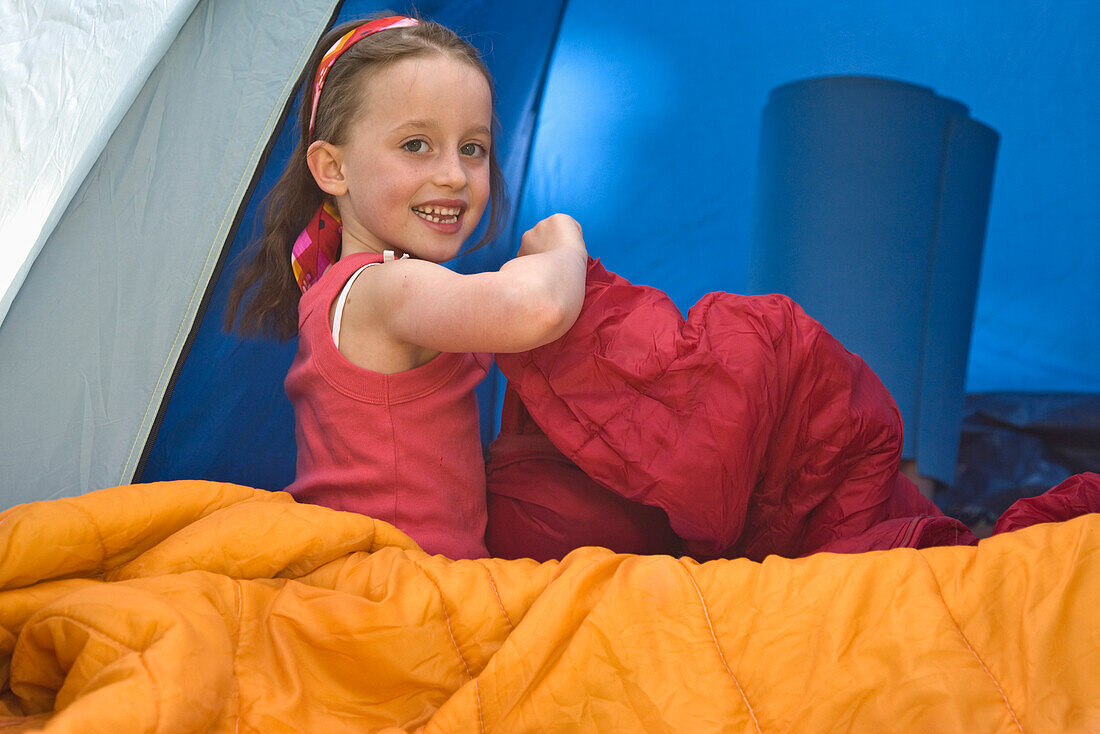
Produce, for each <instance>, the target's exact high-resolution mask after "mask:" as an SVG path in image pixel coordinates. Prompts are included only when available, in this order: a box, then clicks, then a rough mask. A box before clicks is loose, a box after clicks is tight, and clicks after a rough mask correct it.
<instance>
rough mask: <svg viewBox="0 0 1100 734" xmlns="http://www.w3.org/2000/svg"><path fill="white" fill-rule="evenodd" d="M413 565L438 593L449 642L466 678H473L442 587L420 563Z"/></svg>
mask: <svg viewBox="0 0 1100 734" xmlns="http://www.w3.org/2000/svg"><path fill="white" fill-rule="evenodd" d="M414 565H415V566H416V569H417V570H418V571H420V573H422V574H424V576H425V578H427V579H428V581H430V582H431V584H432V586H434V587H435V591H436V594H438V596H439V606H440V608H441V609H442V610H443V619H444V621H445V622H446V624H447V634H448V635H450V637H451V644H452V645H453V646H454V651H455V654H456V655H458V659H459V661H460V662H461V663H462V667H463V669H464V670H465V671H466V678H467V679H468V680H473V679H474V675H473V673H472V672H470V664H469V663H467V662H466V656H465V655H463V654H462V648H461V647H459V644H458V639H457V638H456V637H455V631H454V628H453V627H452V626H451V612H450V610H449V609H448V608H447V598H446V597H445V596H444V595H443V589H442V588H440V586H439V582H438V581H437V580H436V579H435V577H434V576H432V575H431V574H430V573H428V571H427V569H425V568H424V567H423V566H422V565H421V564H419V563H415V564H414ZM475 690H476V689H475Z"/></svg>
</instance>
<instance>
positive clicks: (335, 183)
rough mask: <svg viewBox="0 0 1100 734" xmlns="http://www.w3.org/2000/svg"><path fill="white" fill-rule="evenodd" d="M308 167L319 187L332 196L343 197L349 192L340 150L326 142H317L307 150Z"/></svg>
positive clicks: (311, 144)
mask: <svg viewBox="0 0 1100 734" xmlns="http://www.w3.org/2000/svg"><path fill="white" fill-rule="evenodd" d="M306 165H307V166H309V172H310V173H312V174H313V180H314V181H316V182H317V186H318V187H319V188H320V189H321V191H324V192H325V193H326V194H329V195H330V196H343V195H344V194H346V193H347V192H348V184H347V181H346V180H345V179H344V171H343V166H342V165H341V157H340V149H339V148H337V147H336V146H335V145H333V144H332V143H329V142H328V141H326V140H315V141H313V142H312V143H310V144H309V148H308V149H307V150H306Z"/></svg>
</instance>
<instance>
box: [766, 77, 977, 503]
mask: <svg viewBox="0 0 1100 734" xmlns="http://www.w3.org/2000/svg"><path fill="white" fill-rule="evenodd" d="M998 140H999V136H998V135H997V133H996V132H995V131H994V130H993V129H991V128H990V127H988V126H986V125H984V124H982V123H980V122H977V121H976V120H973V119H972V118H971V117H970V116H969V110H968V109H967V107H966V106H965V105H963V104H961V103H959V102H957V101H954V100H951V99H947V98H944V97H941V96H939V95H937V94H936V93H935V92H934V91H932V90H931V89H928V88H926V87H922V86H917V85H914V84H909V83H905V82H900V81H894V80H890V79H881V78H874V77H865V76H833V77H822V78H814V79H806V80H802V81H796V82H792V83H790V84H786V85H783V86H781V87H778V88H777V89H775V90H774V91H772V93H771V95H770V97H769V99H768V102H767V105H766V106H765V108H764V112H763V120H762V125H761V135H760V153H759V164H758V169H757V179H756V190H755V201H754V211H753V224H752V238H751V247H750V261H749V271H748V291H749V293H783V294H786V295H788V296H790V297H791V298H793V299H794V300H795V301H796V302H798V303H799V304H800V305H801V306H802V307H803V308H804V309H805V310H806V312H807V313H808V314H809V315H810V316H812V317H814V318H815V319H817V320H818V321H820V322H821V323H822V324H823V325H824V326H825V327H826V328H827V329H828V330H829V331H830V332H831V333H832V334H833V335H834V336H836V337H837V338H838V339H840V341H841V342H843V343H844V345H845V346H846V347H847V348H848V349H849V350H850V351H852V352H854V353H856V354H858V355H860V356H861V357H862V358H863V359H864V360H865V361H866V362H867V363H868V364H869V365H870V366H871V368H872V369H874V371H875V372H876V373H877V374H878V376H879V377H880V378H881V379H882V381H883V383H884V384H885V385H886V387H887V388H888V389H889V390H890V392H891V393H892V394H893V396H894V399H895V400H896V401H897V404H898V407H899V408H900V410H901V414H902V418H903V420H904V425H905V440H904V447H903V458H905V459H913V460H915V461H916V462H917V470H918V471H919V472H920V473H921V474H923V475H925V476H928V477H931V478H933V479H936V480H938V481H940V482H944V483H950V482H951V481H952V480H953V479H954V475H955V466H956V457H957V454H958V446H959V432H960V425H961V421H962V408H963V397H964V390H965V380H966V361H967V356H968V352H969V344H970V332H971V326H972V323H973V318H974V302H975V295H976V292H977V284H978V273H979V269H980V265H981V253H982V244H983V241H984V239H985V229H986V221H987V218H988V213H989V201H990V192H991V188H992V181H993V168H994V162H995V159H996V153H997V145H998Z"/></svg>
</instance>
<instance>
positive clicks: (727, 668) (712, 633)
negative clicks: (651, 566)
mask: <svg viewBox="0 0 1100 734" xmlns="http://www.w3.org/2000/svg"><path fill="white" fill-rule="evenodd" d="M679 565H680V568H681V569H682V570H683V572H684V574H685V575H686V576H687V578H688V581H690V582H691V585H692V587H693V588H694V589H695V593H696V595H697V596H698V598H699V605H700V607H702V610H703V618H704V620H705V621H706V623H707V630H708V631H709V632H710V637H711V640H713V641H714V650H715V652H717V653H718V658H719V659H720V660H721V661H722V667H723V668H725V671H726V672H727V673H729V676H730V678H731V679H733V683H734V685H736V686H737V692H738V693H740V694H741V700H742V701H744V702H745V708H746V709H748V711H749V718H751V719H752V723H753V726H755V727H756V733H757V734H762V732H761V729H760V722H759V721H758V720H757V718H756V711H754V710H753V707H752V704H751V703H749V698H748V696H746V695H745V689H744V688H742V687H741V681H740V680H738V679H737V676H736V675H734V673H733V670H732V669H731V668H730V665H729V662H728V661H727V660H726V654H725V652H723V650H722V646H721V645H720V644H719V642H718V635H717V634H716V633H715V631H714V625H713V624H711V621H710V612H709V611H708V610H707V602H706V600H705V599H704V598H703V592H702V590H701V589H700V588H699V584H697V583H696V582H695V577H694V576H693V575H692V573H691V571H690V570H688V568H687V566H686V565H685V564H684V561H683V560H682V559H681V560H680V562H679Z"/></svg>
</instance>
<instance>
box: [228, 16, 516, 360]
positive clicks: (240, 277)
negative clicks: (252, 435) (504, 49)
mask: <svg viewBox="0 0 1100 734" xmlns="http://www.w3.org/2000/svg"><path fill="white" fill-rule="evenodd" d="M383 15H391V13H385V14H383ZM363 22H364V21H362V20H357V21H353V22H351V23H345V24H343V25H341V26H339V27H337V28H334V29H332V30H331V31H329V32H328V33H327V34H325V36H324V37H323V38H321V40H320V41H319V42H318V43H317V47H316V48H315V49H314V50H313V54H312V55H311V56H310V59H309V62H308V63H307V64H306V73H305V75H304V76H303V82H302V86H303V87H304V91H303V92H302V107H301V110H300V111H299V124H300V127H301V132H300V136H299V139H298V144H297V146H296V147H295V148H294V153H293V154H291V157H290V162H289V163H287V167H286V170H284V171H283V175H282V176H281V177H280V178H279V180H278V182H277V183H276V184H275V186H274V187H272V189H271V192H270V193H268V195H267V196H266V197H265V198H264V201H263V205H262V211H263V234H262V235H261V236H260V237H259V239H257V240H255V241H254V242H252V243H251V245H250V246H249V248H248V249H247V250H246V251H245V252H244V253H242V257H247V258H248V261H247V262H246V263H245V264H244V266H243V267H242V268H241V269H240V271H239V272H238V273H237V277H236V279H235V280H234V282H233V287H232V288H231V289H230V292H229V300H228V305H227V307H226V312H225V329H226V331H230V330H232V329H233V326H234V322H236V325H237V331H238V333H240V334H242V335H245V336H255V335H259V334H270V335H272V336H275V337H278V338H279V339H281V340H286V339H289V338H291V337H292V336H294V335H295V334H296V333H298V300H299V299H300V298H301V295H302V293H301V290H300V289H299V288H298V283H297V281H296V280H295V279H294V272H293V271H292V269H291V266H290V249H291V247H292V246H293V244H294V240H295V239H296V238H297V236H298V233H299V232H301V231H302V229H304V228H305V226H306V224H308V223H309V220H310V218H311V217H312V216H313V214H314V212H315V211H317V207H319V206H320V205H321V203H322V202H323V201H324V200H325V197H326V194H325V193H324V192H323V191H321V189H320V188H318V186H317V183H316V182H315V181H314V180H313V175H312V174H311V173H310V171H309V167H308V166H307V165H306V151H307V149H308V148H309V144H310V143H311V142H312V140H327V141H328V142H330V143H332V144H333V145H341V144H343V143H344V142H346V136H347V131H348V128H349V125H350V123H351V121H352V120H353V119H354V118H355V116H356V114H357V113H358V112H359V108H360V105H361V104H363V95H362V94H361V90H362V84H363V81H365V79H366V78H368V77H367V75H368V74H371V73H377V72H378V71H379V70H381V69H383V68H385V67H386V66H388V65H390V64H393V63H394V62H396V61H399V60H401V59H406V58H412V57H416V56H423V55H426V54H432V53H438V54H442V55H445V56H449V57H452V58H456V59H458V60H461V61H465V62H467V63H469V64H470V65H472V66H473V67H474V68H476V69H477V70H478V71H480V72H481V73H482V75H484V77H485V80H486V81H487V82H488V83H489V89H490V91H492V89H493V79H492V77H491V76H490V75H489V70H488V69H487V68H486V67H485V64H484V62H482V60H481V57H480V56H479V55H478V52H477V50H476V49H475V48H474V47H473V46H471V45H470V44H469V43H468V42H466V41H465V40H463V39H462V38H460V37H459V36H458V35H456V34H455V33H454V31H452V30H450V29H449V28H446V27H444V26H442V25H439V24H438V23H433V22H431V21H421V22H420V24H419V25H416V26H410V27H406V28H392V29H388V30H385V31H381V32H378V33H375V34H373V35H370V36H367V37H366V38H364V39H362V40H361V41H359V42H357V43H356V44H355V45H353V46H351V47H350V48H349V49H347V50H346V51H345V52H344V53H343V54H342V55H341V56H340V58H339V59H337V61H336V63H335V64H333V66H332V68H331V69H329V72H328V76H327V77H326V78H325V86H324V88H323V90H322V92H321V98H320V99H319V100H318V103H317V117H316V120H315V123H314V130H313V138H312V140H311V139H310V135H309V117H310V107H311V102H312V100H311V96H312V95H311V94H310V89H311V88H312V84H313V79H314V77H315V76H316V74H317V66H318V64H319V63H320V61H321V58H322V57H323V56H324V55H325V53H326V52H327V51H328V49H329V48H330V47H331V46H332V44H334V43H335V42H336V40H337V39H339V38H340V37H341V36H343V35H344V34H345V33H347V32H348V31H350V30H352V29H353V28H355V27H357V26H359V25H361V24H362V23H363ZM496 124H497V123H496V115H495V114H494V116H493V125H494V128H495V127H496ZM489 185H490V194H489V198H490V209H491V211H490V215H489V226H488V229H487V230H486V232H485V236H484V237H483V238H482V239H481V241H480V242H479V243H478V244H477V245H476V247H475V248H473V249H477V247H481V246H483V245H485V244H486V243H488V242H489V241H490V240H492V239H493V238H494V237H495V236H496V235H497V234H498V233H499V232H500V230H501V227H502V226H503V223H504V210H505V189H504V176H503V174H502V173H501V171H500V164H499V162H498V160H497V154H496V146H495V145H491V146H489ZM246 296H247V299H246ZM242 301H243V302H244V303H243V312H242V313H241V315H240V319H237V312H238V311H240V310H241V309H242Z"/></svg>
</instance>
